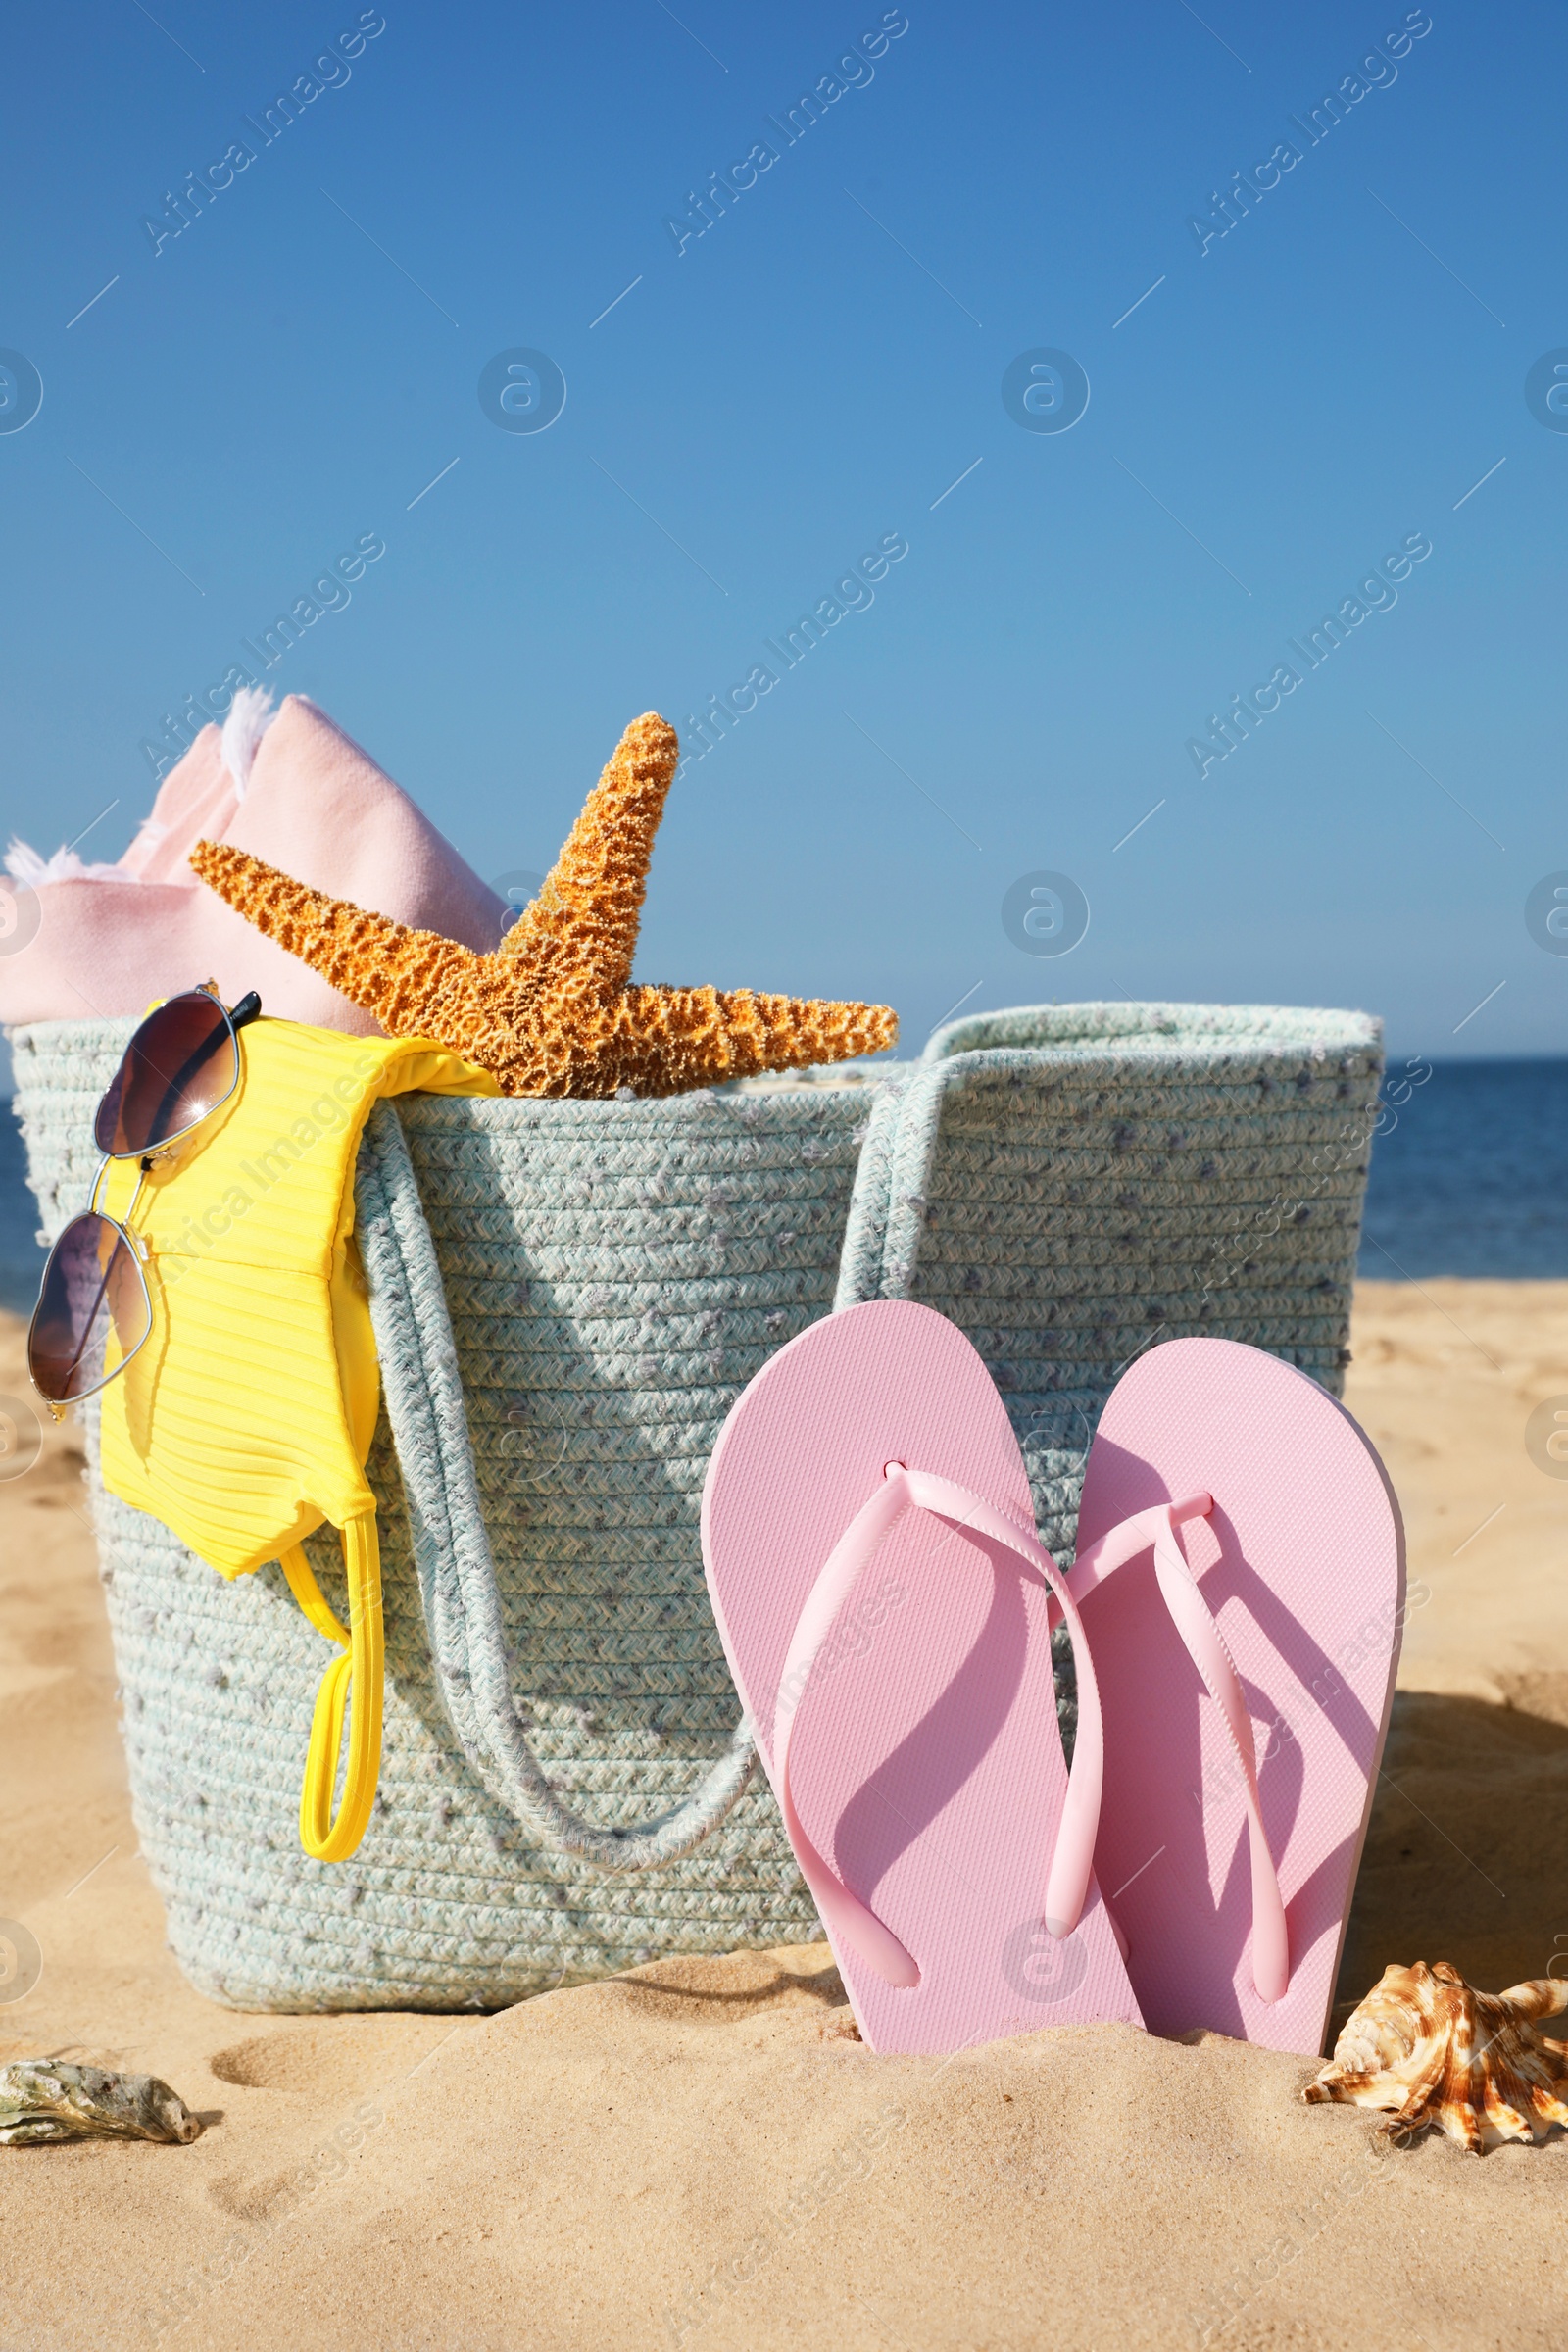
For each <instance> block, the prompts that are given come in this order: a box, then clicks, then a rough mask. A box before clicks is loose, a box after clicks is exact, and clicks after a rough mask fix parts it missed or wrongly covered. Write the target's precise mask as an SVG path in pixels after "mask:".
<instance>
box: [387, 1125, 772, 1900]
mask: <svg viewBox="0 0 1568 2352" xmlns="http://www.w3.org/2000/svg"><path fill="white" fill-rule="evenodd" d="M355 1230H356V1234H357V1237H358V1241H359V1246H360V1255H361V1258H362V1261H363V1263H364V1266H365V1273H366V1280H367V1283H368V1288H369V1294H370V1320H371V1323H372V1325H373V1326H374V1330H375V1342H376V1347H377V1349H378V1350H379V1353H380V1358H381V1384H382V1393H383V1396H384V1397H385V1399H386V1411H387V1419H388V1422H389V1423H390V1425H391V1430H392V1437H393V1441H394V1444H395V1445H396V1447H397V1454H398V1463H399V1467H400V1470H401V1472H402V1477H403V1493H404V1498H405V1501H406V1503H407V1506H408V1515H409V1528H410V1532H411V1535H412V1537H413V1542H414V1557H415V1564H416V1567H417V1572H418V1578H419V1596H420V1599H421V1601H422V1603H423V1606H424V1621H425V1625H426V1628H427V1630H428V1633H429V1637H430V1653H431V1659H432V1662H433V1664H434V1667H435V1671H436V1678H437V1686H438V1688H439V1690H440V1691H441V1695H442V1698H443V1700H444V1701H445V1704H446V1709H447V1713H448V1715H449V1716H450V1718H451V1721H452V1728H453V1730H454V1731H455V1732H456V1734H457V1736H458V1740H459V1742H460V1744H461V1746H462V1748H463V1752H464V1754H465V1755H466V1757H467V1759H468V1761H469V1763H470V1764H471V1765H472V1766H473V1769H474V1771H475V1772H476V1773H477V1774H478V1775H479V1778H480V1779H481V1780H482V1781H483V1783H484V1785H485V1787H486V1788H487V1789H489V1791H490V1793H491V1795H492V1796H494V1797H495V1798H496V1800H497V1802H498V1803H500V1804H503V1805H505V1806H506V1808H507V1810H508V1811H509V1812H510V1813H511V1814H513V1816H514V1817H515V1819H516V1820H517V1821H518V1822H519V1823H520V1824H521V1826H522V1828H523V1829H524V1830H525V1831H526V1832H527V1833H528V1835H529V1837H530V1838H533V1839H534V1840H535V1842H536V1843H538V1844H539V1845H541V1846H544V1847H546V1848H548V1849H550V1850H553V1851H555V1852H557V1853H565V1854H572V1855H575V1856H576V1857H577V1858H578V1859H579V1860H580V1861H583V1862H587V1863H590V1864H592V1865H593V1866H594V1867H595V1868H596V1869H599V1870H611V1871H621V1870H652V1869H655V1868H657V1867H658V1866H659V1864H661V1863H663V1862H674V1861H678V1860H679V1858H680V1857H681V1856H682V1855H683V1854H688V1853H690V1852H691V1851H692V1849H693V1847H694V1846H697V1845H700V1844H701V1843H702V1841H703V1839H704V1838H708V1837H710V1836H711V1833H712V1832H713V1831H714V1830H715V1829H717V1827H718V1825H719V1823H720V1822H721V1821H722V1820H723V1819H724V1817H725V1815H726V1814H727V1813H729V1812H730V1811H731V1809H732V1808H733V1807H734V1805H735V1803H736V1801H737V1799H738V1798H739V1797H740V1795H741V1793H742V1791H743V1790H744V1789H745V1788H746V1785H747V1783H748V1782H749V1781H750V1779H751V1777H752V1772H753V1768H754V1766H755V1764H756V1761H757V1751H756V1748H755V1747H754V1745H753V1742H752V1736H751V1732H750V1730H749V1728H748V1727H747V1724H746V1721H745V1719H744V1717H743V1718H742V1720H741V1722H740V1723H739V1724H738V1725H737V1726H736V1728H735V1731H734V1733H733V1734H732V1736H731V1739H730V1742H729V1745H728V1747H727V1748H726V1749H725V1751H724V1753H723V1754H722V1755H721V1756H720V1757H718V1759H717V1760H716V1761H715V1762H714V1764H713V1765H712V1767H711V1770H710V1771H709V1772H708V1773H707V1774H706V1775H705V1776H704V1778H703V1780H702V1781H701V1782H700V1783H699V1785H698V1787H697V1788H696V1789H693V1791H692V1793H691V1794H690V1795H689V1796H688V1797H686V1798H685V1799H684V1800H683V1801H682V1802H681V1803H680V1804H678V1805H675V1806H674V1807H672V1808H671V1809H670V1810H669V1811H668V1812H666V1813H662V1814H659V1815H658V1816H656V1817H655V1818H654V1819H653V1820H651V1821H646V1822H644V1823H642V1824H641V1825H640V1826H639V1827H637V1828H635V1829H631V1828H628V1829H601V1828H597V1827H596V1826H595V1825H594V1824H593V1823H592V1822H589V1821H585V1820H584V1819H583V1818H582V1816H581V1815H580V1814H578V1813H574V1812H573V1811H572V1810H571V1809H570V1807H569V1806H568V1805H566V1804H564V1802H563V1801H562V1798H561V1797H560V1795H559V1794H558V1792H557V1791H556V1789H554V1788H553V1787H552V1785H551V1783H550V1781H549V1779H548V1778H547V1776H546V1774H545V1771H544V1768H543V1766H542V1765H541V1764H540V1762H539V1759H538V1757H537V1756H536V1755H535V1754H534V1751H533V1749H532V1747H531V1746H530V1745H529V1743H528V1740H527V1739H526V1738H525V1737H524V1734H523V1731H522V1727H521V1725H520V1724H519V1723H518V1721H517V1718H516V1714H515V1710H514V1706H513V1694H512V1677H511V1674H510V1672H509V1670H508V1665H507V1643H506V1629H505V1626H504V1624H503V1622H502V1615H501V1595H500V1593H499V1591H498V1590H497V1586H496V1571H495V1562H494V1559H493V1558H492V1556H491V1551H490V1543H489V1538H488V1537H487V1535H486V1533H485V1524H484V1512H483V1507H482V1504H481V1501H480V1496H479V1486H478V1480H477V1478H476V1476H475V1473H474V1467H473V1452H472V1448H471V1447H470V1446H469V1444H468V1425H467V1416H466V1407H465V1403H464V1396H463V1381H462V1376H461V1373H460V1371H459V1367H458V1350H457V1344H456V1342H455V1341H454V1339H453V1336H452V1322H451V1317H450V1316H449V1314H448V1312H447V1301H446V1291H445V1288H444V1286H443V1284H442V1280H441V1268H440V1264H439V1262H438V1260H437V1257H436V1252H435V1244H434V1243H433V1241H432V1240H431V1238H430V1228H429V1226H428V1224H427V1223H426V1222H425V1215H424V1206H423V1203H422V1202H421V1201H420V1199H419V1189H418V1184H417V1180H416V1177H415V1173H414V1164H413V1162H412V1160H411V1159H410V1157H409V1148H408V1145H407V1143H406V1141H405V1140H404V1135H403V1129H402V1126H401V1124H400V1122H399V1120H398V1116H397V1113H396V1111H395V1110H394V1109H393V1107H392V1105H391V1103H377V1104H376V1106H375V1109H374V1110H373V1111H372V1112H371V1114H370V1119H369V1123H368V1126H367V1128H366V1132H365V1140H364V1143H363V1144H362V1146H361V1148H360V1158H359V1166H358V1169H357V1171H356V1175H355Z"/></svg>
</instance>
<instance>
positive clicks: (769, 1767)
mask: <svg viewBox="0 0 1568 2352" xmlns="http://www.w3.org/2000/svg"><path fill="white" fill-rule="evenodd" d="M703 1555H704V1559H705V1561H706V1563H707V1568H708V1588H709V1592H710V1593H711V1598H712V1603H713V1612H714V1615H715V1617H716V1618H717V1621H718V1628H719V1633H720V1635H721V1637H722V1640H723V1643H724V1652H725V1655H726V1657H727V1658H728V1660H729V1664H730V1670H731V1672H732V1674H733V1675H734V1677H735V1682H736V1685H737V1688H738V1689H739V1691H740V1693H741V1697H742V1700H743V1703H744V1705H745V1707H746V1710H747V1713H748V1715H749V1716H750V1717H751V1719H752V1723H753V1726H754V1728H755V1732H756V1736H757V1743H758V1748H759V1750H760V1755H761V1758H762V1762H763V1765H764V1767H765V1768H766V1771H767V1774H768V1778H769V1780H770V1781H771V1783H772V1786H773V1792H774V1794H775V1796H776V1797H777V1798H778V1802H779V1807H780V1810H781V1811H782V1813H783V1816H784V1821H785V1826H786V1828H787V1829H788V1831H789V1834H790V1839H791V1843H792V1845H793V1847H794V1850H795V1855H796V1859H797V1861H798V1863H799V1865H800V1868H801V1873H802V1876H803V1877H804V1878H805V1880H806V1883H807V1885H808V1887H809V1888H810V1891H811V1894H812V1897H813V1899H814V1901H815V1903H816V1906H817V1909H818V1911H819V1912H820V1914H821V1917H822V1921H823V1924H824V1925H825V1927H826V1929H827V1932H828V1936H829V1940H830V1941H831V1943H832V1946H833V1953H834V1957H835V1959H836V1960H837V1961H838V1963H839V1968H840V1971H841V1973H842V1975H843V1978H844V1982H845V1985H846V1987H847V1989H848V1991H849V1995H850V1999H851V2001H852V2003H853V2005H854V2009H855V2014H856V2018H857V2020H858V2024H859V2027H860V2032H861V2034H862V2035H863V2036H864V2038H865V2040H866V2041H867V2042H868V2043H869V2044H870V2046H871V2048H872V2049H874V2050H881V2051H903V2052H929V2053H943V2052H948V2051H952V2050H956V2049H960V2048H965V2047H968V2046H970V2045H972V2044H974V2043H978V2042H983V2041H991V2040H995V2039H998V2038H1000V2037H1001V2036H1003V2035H1005V2034H1025V2033H1031V2032H1033V2031H1035V2030H1036V2029H1037V2028H1039V2027H1042V2026H1054V2025H1065V2024H1075V2023H1084V2022H1088V2021H1091V2020H1098V2019H1118V2020H1121V2021H1123V2022H1125V2023H1128V2024H1132V2025H1138V2024H1141V2023H1142V2019H1141V2017H1140V2014H1139V2006H1138V2002H1137V2001H1136V1999H1135V1998H1134V1996H1133V1991H1132V1987H1131V1985H1129V1983H1128V1978H1127V1972H1126V1970H1125V1969H1124V1967H1123V1965H1122V1960H1121V1955H1120V1952H1119V1951H1118V1949H1117V1942H1116V1933H1115V1930H1114V1928H1113V1926H1112V1923H1111V1920H1110V1918H1109V1915H1108V1913H1107V1912H1106V1909H1105V1906H1104V1903H1103V1901H1102V1900H1101V1898H1100V1893H1099V1889H1098V1887H1096V1884H1095V1878H1094V1871H1093V1868H1092V1864H1093V1854H1094V1839H1095V1824H1096V1820H1097V1817H1098V1814H1099V1810H1100V1776H1101V1771H1102V1761H1103V1760H1102V1753H1101V1725H1100V1711H1099V1705H1098V1700H1097V1696H1096V1678H1095V1669H1094V1663H1093V1661H1092V1660H1091V1658H1090V1656H1089V1653H1088V1651H1087V1649H1086V1647H1085V1645H1084V1642H1083V1628H1082V1625H1081V1623H1080V1622H1079V1618H1078V1611H1077V1607H1076V1604H1075V1602H1074V1600H1073V1598H1072V1595H1071V1594H1070V1593H1069V1592H1068V1591H1067V1588H1066V1584H1065V1580H1064V1579H1063V1577H1062V1576H1061V1574H1060V1572H1059V1571H1058V1569H1057V1568H1056V1565H1055V1563H1054V1561H1053V1560H1052V1559H1051V1557H1050V1555H1049V1553H1047V1552H1045V1551H1043V1550H1042V1549H1041V1546H1040V1544H1039V1543H1038V1541H1037V1539H1036V1537H1035V1532H1034V1509H1033V1504H1032V1502H1031V1499H1030V1494H1029V1481H1028V1478H1027V1476H1026V1474H1025V1471H1024V1466H1023V1461H1022V1457H1021V1456H1020V1454H1019V1451H1018V1445H1017V1441H1016V1439H1015V1438H1014V1436H1013V1434H1012V1429H1011V1426H1010V1424H1009V1423H1008V1420H1007V1415H1006V1410H1005V1406H1004V1405H1003V1402H1002V1399H1001V1397H999V1396H998V1395H997V1392H996V1389H995V1388H994V1386H993V1385H992V1381H991V1378H990V1375H989V1374H988V1372H987V1371H986V1368H985V1366H984V1364H983V1363H982V1362H981V1360H980V1358H979V1356H978V1355H977V1354H976V1353H975V1351H974V1349H973V1348H972V1347H971V1346H970V1345H969V1342H968V1341H967V1340H966V1339H965V1338H964V1336H963V1334H962V1333H961V1332H960V1331H959V1330H958V1329H957V1327H956V1325H955V1324H953V1323H950V1322H949V1321H948V1320H947V1318H946V1317H945V1316H942V1315H939V1314H935V1313H933V1311H932V1310H931V1309H930V1308H929V1307H924V1306H919V1305H916V1304H914V1303H913V1302H912V1301H909V1300H906V1299H874V1300H871V1301H870V1302H868V1303H866V1304H864V1305H861V1306H857V1307H852V1308H849V1309H848V1310H846V1311H845V1312H844V1313H841V1314H837V1315H831V1316H829V1317H827V1318H826V1319H825V1320H824V1321H822V1322H820V1323H814V1324H812V1325H811V1326H810V1328H809V1330H807V1331H804V1332H802V1333H801V1334H800V1336H799V1337H798V1338H797V1339H794V1340H791V1341H790V1343H789V1344H788V1346H787V1347H784V1348H780V1350H779V1352H778V1353H777V1354H776V1355H775V1356H773V1357H772V1358H770V1360H769V1361H768V1362H767V1363H766V1364H765V1365H764V1366H763V1367H762V1369H761V1371H760V1373H758V1375H757V1377H756V1378H755V1379H754V1380H753V1381H752V1382H751V1384H750V1385H749V1387H748V1388H747V1389H746V1390H745V1392H744V1394H743V1395H742V1396H741V1397H739V1398H738V1399H737V1401H736V1403H735V1405H734V1407H733V1409H732V1410H731V1412H730V1415H729V1418H728V1419H727V1420H726V1422H725V1424H724V1427H723V1429H722V1430H721V1432H720V1433H719V1438H718V1443H717V1445H716V1446H715V1447H714V1449H713V1455H712V1459H711V1463H710V1465H709V1471H708V1480H707V1485H706V1487H705V1489H704V1493H703ZM1058 1614H1064V1615H1065V1616H1066V1619H1067V1622H1068V1625H1069V1627H1070V1629H1071V1631H1072V1634H1073V1639H1074V1648H1075V1655H1076V1658H1077V1663H1078V1690H1079V1730H1078V1738H1077V1745H1076V1751H1075V1755H1074V1762H1073V1773H1072V1780H1071V1785H1070V1787H1069V1781H1068V1775H1067V1770H1066V1766H1065V1763H1064V1761H1063V1758H1062V1752H1061V1741H1060V1737H1059V1735H1058V1732H1057V1728H1056V1705H1055V1690H1054V1683H1053V1679H1052V1671H1051V1623H1052V1619H1053V1617H1054V1616H1056V1615H1058ZM1048 1921H1049V1923H1050V1925H1049V1926H1048V1925H1047V1922H1048Z"/></svg>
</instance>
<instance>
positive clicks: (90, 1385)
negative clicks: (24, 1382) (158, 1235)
mask: <svg viewBox="0 0 1568 2352" xmlns="http://www.w3.org/2000/svg"><path fill="white" fill-rule="evenodd" d="M151 1324H152V1309H151V1307H150V1305H149V1304H148V1299H147V1288H146V1285H145V1283H144V1282H143V1280H142V1274H141V1268H140V1266H139V1265H138V1264H137V1262H136V1259H135V1257H134V1255H133V1253H132V1252H131V1250H130V1249H129V1248H128V1247H127V1245H126V1242H125V1238H124V1236H123V1234H122V1232H121V1230H120V1228H119V1226H118V1225H111V1223H110V1222H109V1219H108V1218H107V1217H100V1216H96V1215H89V1216H85V1217H75V1218H73V1220H72V1222H71V1223H70V1224H69V1225H68V1226H67V1227H66V1230H65V1232H64V1233H63V1234H62V1235H61V1236H60V1239H59V1241H58V1242H56V1244H55V1246H54V1249H53V1250H51V1251H50V1253H49V1263H48V1264H47V1266H45V1268H44V1274H43V1289H42V1290H41V1291H40V1292H39V1294H38V1304H37V1307H36V1308H35V1310H34V1312H33V1318H32V1328H31V1330H30V1331H29V1332H28V1334H27V1369H28V1371H29V1372H30V1373H31V1374H32V1378H33V1382H34V1385H35V1386H36V1388H37V1390H38V1392H39V1394H40V1395H41V1396H43V1397H47V1398H48V1400H49V1402H50V1403H51V1404H65V1403H67V1402H68V1401H69V1399H70V1398H72V1397H89V1396H91V1394H92V1392H93V1391H94V1389H101V1388H102V1387H103V1385H104V1383H105V1381H106V1380H110V1379H112V1378H113V1376H114V1374H115V1373H116V1372H118V1371H119V1369H120V1367H121V1365H122V1364H123V1362H124V1361H125V1359H126V1357H127V1356H130V1355H133V1354H134V1353H135V1351H136V1349H137V1348H139V1347H140V1346H141V1344H142V1342H143V1340H144V1339H145V1338H146V1337H147V1334H148V1331H149V1329H150V1328H151Z"/></svg>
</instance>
